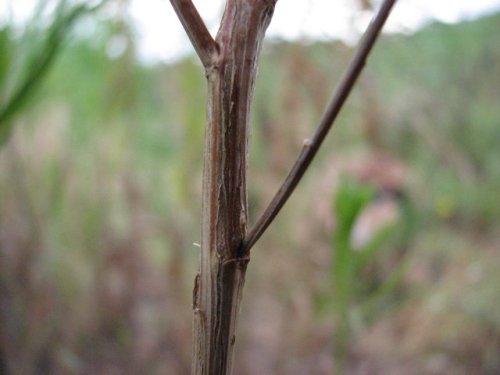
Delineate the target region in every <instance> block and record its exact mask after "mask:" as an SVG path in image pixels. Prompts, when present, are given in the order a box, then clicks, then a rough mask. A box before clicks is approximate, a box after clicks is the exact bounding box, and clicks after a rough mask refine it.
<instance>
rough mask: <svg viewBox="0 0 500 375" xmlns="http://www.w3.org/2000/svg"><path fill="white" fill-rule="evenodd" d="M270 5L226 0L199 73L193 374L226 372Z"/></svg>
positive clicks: (240, 280) (244, 256)
mask: <svg viewBox="0 0 500 375" xmlns="http://www.w3.org/2000/svg"><path fill="white" fill-rule="evenodd" d="M274 4H275V1H270V0H228V1H227V4H226V8H225V11H224V15H223V18H222V21H221V26H220V29H219V32H218V34H217V37H216V44H217V45H218V47H219V50H218V53H217V55H216V58H215V59H214V60H212V61H211V64H210V65H209V69H206V73H207V80H208V119H207V128H206V134H205V153H204V172H203V203H202V228H201V254H200V269H199V274H198V275H197V277H196V280H195V288H194V291H193V310H194V327H193V336H194V343H193V368H192V374H193V375H202V374H203V375H229V374H230V373H231V367H232V354H233V347H234V343H235V328H236V321H237V316H238V312H239V308H240V302H241V296H242V295H241V293H242V289H243V284H244V280H245V272H246V266H247V263H248V261H249V257H248V252H247V251H240V250H241V248H240V244H241V242H242V240H243V238H244V237H245V235H246V232H247V212H248V203H247V188H246V186H247V184H246V173H247V154H248V147H247V144H248V134H249V122H250V107H251V102H252V98H253V91H254V82H255V77H256V74H257V60H258V57H259V53H260V50H261V42H262V40H263V38H264V33H265V30H266V28H267V26H268V24H269V22H270V20H271V17H272V13H273V10H274ZM187 29H189V27H187ZM194 34H196V33H194ZM206 67H207V66H206Z"/></svg>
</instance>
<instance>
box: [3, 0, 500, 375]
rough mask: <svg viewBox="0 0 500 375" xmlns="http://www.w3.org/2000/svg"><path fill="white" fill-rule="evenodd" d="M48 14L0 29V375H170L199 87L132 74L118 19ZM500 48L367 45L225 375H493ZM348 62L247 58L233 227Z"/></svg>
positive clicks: (338, 54)
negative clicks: (241, 201)
mask: <svg viewBox="0 0 500 375" xmlns="http://www.w3.org/2000/svg"><path fill="white" fill-rule="evenodd" d="M58 11H59V13H58ZM75 12H76V14H75ZM51 14H52V16H51V17H48V16H47V14H46V13H44V12H41V13H40V14H38V15H35V16H34V18H33V19H32V20H31V21H30V22H28V23H27V26H26V27H24V28H23V27H20V26H19V25H15V24H12V23H8V22H4V23H3V24H0V110H1V112H0V118H1V119H2V121H1V122H0V139H1V140H2V142H1V143H2V145H1V146H0V147H1V148H0V373H1V374H20V375H25V374H26V375H31V374H89V375H90V374H98V375H101V374H103V375H104V374H106V375H107V374H131V375H132V374H134V375H135V374H188V373H189V369H190V364H189V362H190V353H191V349H190V340H191V291H192V284H193V279H194V275H195V272H196V268H197V257H198V251H199V249H198V247H196V246H195V245H194V243H197V242H199V227H200V219H199V214H200V210H201V174H202V158H203V135H204V122H205V101H206V96H205V83H204V75H203V72H202V68H201V67H200V65H199V64H198V62H197V60H196V58H195V57H194V56H193V57H187V58H184V59H182V60H180V61H177V62H175V63H170V64H162V63H154V64H152V63H148V64H145V63H143V62H140V61H139V60H138V58H137V57H136V56H137V54H136V36H135V33H134V29H133V25H131V23H130V22H129V21H130V20H129V19H128V18H127V16H126V13H125V12H124V11H123V9H122V10H121V8H120V7H117V8H116V9H115V11H114V12H111V13H108V14H107V16H103V13H100V11H99V10H95V9H91V8H88V7H83V8H78V9H77V8H75V7H74V6H73V5H71V4H69V3H68V4H65V5H61V7H60V8H57V9H56V11H55V13H54V12H52V13H51ZM110 14H111V15H110ZM57 15H58V16H57ZM73 23H76V24H75V25H73ZM82 24H86V25H87V27H86V28H83V27H81V25H82ZM73 26H75V27H73ZM70 30H71V32H70ZM499 34H500V14H494V15H490V16H486V17H483V18H481V19H478V20H474V21H468V22H462V23H460V24H455V25H445V24H439V23H432V24H429V25H428V26H426V27H425V28H423V29H422V30H420V31H418V32H416V33H414V34H412V35H401V34H400V35H391V36H384V37H383V39H382V40H381V41H380V43H379V44H378V45H377V47H376V49H375V52H374V54H373V56H372V57H371V58H370V61H369V64H368V67H367V69H366V71H365V73H364V74H363V76H362V78H361V81H360V83H359V84H358V85H357V88H356V89H355V91H354V93H353V95H352V97H351V98H350V100H349V101H348V104H347V106H346V108H345V109H344V111H343V113H342V115H341V118H340V119H339V123H338V124H337V125H336V127H335V129H334V130H333V132H332V134H331V136H329V138H328V139H327V142H326V144H325V145H324V148H323V149H322V151H321V152H320V154H319V157H318V158H317V160H316V161H315V162H314V163H313V166H312V168H311V169H310V170H309V171H308V173H307V175H306V178H305V180H304V181H303V182H302V183H301V185H300V186H299V188H298V190H297V192H296V194H295V195H294V196H293V197H292V199H291V201H290V204H289V205H288V206H287V207H286V208H285V209H284V210H283V213H282V214H281V216H279V218H278V219H277V221H276V222H275V223H274V224H273V226H272V227H271V228H270V230H269V232H268V233H266V235H265V236H264V237H263V238H262V240H261V242H260V243H259V244H258V245H257V246H256V247H255V249H254V250H253V252H252V261H251V263H250V266H249V271H248V275H247V285H246V289H245V294H244V300H243V307H242V312H241V319H240V323H239V324H240V327H239V336H238V338H237V342H238V344H237V353H236V359H235V370H234V373H235V375H258V374H259V375H260V374H277V375H279V374H283V375H284V374H287V375H290V374H298V375H299V374H318V375H319V374H325V375H326V374H333V373H334V372H335V371H337V372H338V373H341V372H342V373H346V374H394V375H396V374H409V375H412V374H415V375H417V374H464V375H465V374H467V375H469V374H484V375H493V374H499V373H500V355H499V353H500V309H499V306H498V301H500V273H499V272H498V270H499V266H500V257H499V255H500V254H499V253H500V227H499V225H498V220H499V218H500V195H499V192H500V147H499V146H500V126H499V125H500V123H499V122H500V105H499V98H500V44H499V43H498V35H499ZM51 48H52V49H53V50H51ZM50 51H52V52H51V53H52V54H50V53H48V52H50ZM352 53H353V49H352V47H349V46H346V45H344V44H342V43H340V42H326V41H324V42H308V43H299V42H297V43H290V42H284V41H277V40H274V41H273V40H271V41H269V42H268V43H267V44H266V45H265V47H264V51H263V53H262V58H261V60H262V64H261V68H260V71H259V76H258V82H257V87H256V95H255V107H254V111H253V127H252V139H251V155H250V158H251V162H250V167H249V204H250V216H251V221H252V222H253V221H255V219H256V216H257V215H258V214H259V213H260V212H262V210H263V209H264V208H265V206H266V204H267V203H268V202H269V200H270V199H271V197H272V196H273V194H274V192H275V190H276V189H277V188H278V186H279V184H280V182H281V181H282V180H283V178H284V177H285V176H286V173H287V171H288V168H289V167H290V166H291V164H292V162H293V160H294V158H295V156H296V155H297V153H298V152H299V150H300V148H301V145H302V142H303V140H304V139H305V138H307V137H308V136H309V135H310V134H311V133H312V131H313V130H314V128H315V123H316V122H317V121H318V119H319V116H320V114H321V112H322V109H323V106H324V105H325V103H326V101H327V99H328V97H329V95H330V93H331V92H332V90H333V88H334V86H335V82H336V81H337V80H338V78H339V76H340V74H341V72H342V70H343V68H344V67H345V66H346V64H347V63H348V61H349V57H350V56H351V55H352ZM44 63H45V64H46V66H45V65H43V64H44ZM33 72H36V73H37V74H33ZM30 80H31V81H30ZM33 80H34V82H32V81H33ZM27 82H28V83H29V82H31V86H28V88H26V87H25V85H26V83H27ZM23 90H25V91H23ZM16 93H17V94H19V93H20V95H21V96H20V97H16ZM25 93H28V94H27V95H24V94H25ZM16 98H17V99H19V100H18V101H16ZM12 103H14V104H12ZM9 105H11V107H9ZM12 106H13V107H12ZM9 108H13V109H12V110H11V109H9ZM7 110H9V111H11V112H8V111H7Z"/></svg>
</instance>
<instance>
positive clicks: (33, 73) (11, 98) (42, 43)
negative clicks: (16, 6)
mask: <svg viewBox="0 0 500 375" xmlns="http://www.w3.org/2000/svg"><path fill="white" fill-rule="evenodd" d="M104 2H105V1H102V2H101V3H99V4H98V5H96V6H93V7H89V6H87V5H85V4H78V5H71V6H69V5H68V2H67V1H65V0H62V1H60V2H59V4H58V6H57V8H56V9H55V11H54V16H53V17H54V18H53V20H52V21H51V23H50V24H49V26H48V27H47V28H46V29H45V28H44V26H42V25H43V22H42V21H43V19H42V12H43V10H44V8H45V6H46V5H47V2H46V1H40V2H39V5H38V10H37V11H36V12H35V15H34V16H33V18H32V19H31V20H30V22H29V27H28V28H27V29H26V30H25V31H24V33H23V35H21V37H19V38H17V40H16V39H14V38H13V37H12V36H11V34H12V32H11V31H10V28H9V26H5V27H4V29H2V30H0V53H1V54H0V56H1V57H0V99H1V101H0V147H1V146H2V145H3V143H5V142H6V140H7V139H8V137H9V135H10V132H11V130H12V126H13V122H12V118H13V116H14V115H15V114H16V113H17V112H19V111H20V110H21V109H22V107H23V105H25V104H26V103H27V101H28V100H29V99H30V98H31V96H32V95H33V93H34V92H35V90H36V89H37V87H38V86H39V85H40V83H41V82H42V81H43V79H44V78H45V77H46V75H47V73H48V71H49V69H50V67H51V66H52V65H53V62H54V60H55V58H56V57H57V55H58V54H59V53H60V50H61V48H62V43H63V41H64V40H65V38H66V37H67V35H68V33H69V30H70V29H71V27H72V26H73V25H74V23H75V22H76V21H78V20H79V19H80V18H81V17H82V16H84V15H86V14H88V13H90V12H93V11H95V10H96V9H98V8H99V7H100V6H101V5H102V4H104ZM12 51H17V52H18V53H19V56H11V53H12ZM14 62H15V66H13V65H14ZM19 67H21V68H19ZM15 70H19V71H18V72H14V71H15ZM7 74H12V75H13V76H15V78H12V77H9V78H10V79H7ZM11 79H12V81H11Z"/></svg>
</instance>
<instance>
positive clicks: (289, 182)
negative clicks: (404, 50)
mask: <svg viewBox="0 0 500 375" xmlns="http://www.w3.org/2000/svg"><path fill="white" fill-rule="evenodd" d="M395 3H396V0H385V1H384V3H383V4H382V6H381V7H380V10H379V11H378V13H377V15H376V16H375V18H374V19H373V20H372V22H371V23H370V25H369V26H368V29H367V30H366V32H365V34H364V36H363V38H362V39H361V41H360V43H359V46H358V49H357V51H356V53H355V55H354V57H353V59H352V61H351V63H350V64H349V66H348V68H347V70H346V72H345V73H344V75H343V76H342V78H341V80H340V82H339V84H338V86H337V89H336V90H335V92H334V95H333V97H332V99H331V100H330V102H329V104H328V106H327V108H326V110H325V113H324V114H323V117H322V118H321V120H320V123H319V125H318V127H317V129H316V132H315V133H314V135H313V137H312V138H311V139H310V140H309V139H308V140H306V141H305V142H304V146H303V148H302V150H301V152H300V154H299V156H298V158H297V160H296V161H295V164H294V165H293V167H292V169H291V170H290V172H289V174H288V176H287V177H286V179H285V181H284V182H283V184H282V185H281V187H280V188H279V190H278V192H277V193H276V195H275V196H274V198H273V199H272V201H271V203H270V204H269V206H268V207H267V208H266V210H265V211H264V213H263V214H262V216H261V217H260V218H259V219H258V220H257V222H256V223H255V225H254V227H253V228H252V229H251V230H250V231H249V232H248V234H247V236H246V237H245V238H244V240H243V242H242V244H241V252H242V253H244V252H247V251H249V250H250V248H251V247H252V246H253V245H254V244H255V243H256V242H257V240H258V239H259V238H260V237H261V236H262V234H263V233H264V232H265V231H266V229H267V228H268V226H269V224H271V222H272V221H273V220H274V218H275V217H276V215H277V214H278V213H279V212H280V211H281V208H282V207H283V205H284V204H285V203H286V201H287V200H288V198H289V197H290V195H291V194H292V193H293V191H294V190H295V187H296V186H297V184H298V183H299V182H300V180H301V179H302V176H303V175H304V173H305V172H306V170H307V169H308V167H309V165H310V164H311V161H312V160H313V158H314V156H315V155H316V153H317V152H318V149H319V147H320V146H321V144H322V143H323V140H324V139H325V137H326V135H327V134H328V131H329V130H330V129H331V128H332V125H333V124H334V122H335V120H336V118H337V115H338V114H339V112H340V110H341V109H342V107H343V105H344V103H345V101H346V99H347V97H348V96H349V93H350V92H351V90H352V88H353V86H354V84H355V83H356V80H357V79H358V77H359V75H360V73H361V71H362V70H363V67H364V65H365V63H366V59H367V57H368V55H369V54H370V51H371V50H372V47H373V45H374V44H375V41H376V40H377V37H378V35H379V33H380V30H381V29H382V27H383V26H384V24H385V21H386V20H387V17H388V16H389V14H390V12H391V9H392V7H393V5H394V4H395Z"/></svg>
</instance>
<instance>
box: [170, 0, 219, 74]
mask: <svg viewBox="0 0 500 375" xmlns="http://www.w3.org/2000/svg"><path fill="white" fill-rule="evenodd" d="M170 3H172V7H173V8H174V10H175V12H176V13H177V16H178V17H179V20H180V21H181V23H182V26H183V27H184V30H186V33H187V35H188V37H189V39H190V40H191V43H192V44H193V47H194V49H195V50H196V53H197V54H198V56H199V57H200V60H201V62H202V64H203V66H204V67H205V68H208V67H209V66H210V65H212V63H213V61H214V56H215V54H216V53H217V44H216V42H215V41H214V39H213V38H212V36H211V35H210V33H209V32H208V29H207V27H206V25H205V23H204V22H203V20H202V18H201V16H200V14H199V13H198V11H197V10H196V7H195V6H194V4H193V2H192V1H191V0H170Z"/></svg>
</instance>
